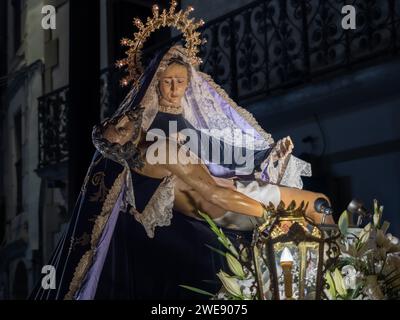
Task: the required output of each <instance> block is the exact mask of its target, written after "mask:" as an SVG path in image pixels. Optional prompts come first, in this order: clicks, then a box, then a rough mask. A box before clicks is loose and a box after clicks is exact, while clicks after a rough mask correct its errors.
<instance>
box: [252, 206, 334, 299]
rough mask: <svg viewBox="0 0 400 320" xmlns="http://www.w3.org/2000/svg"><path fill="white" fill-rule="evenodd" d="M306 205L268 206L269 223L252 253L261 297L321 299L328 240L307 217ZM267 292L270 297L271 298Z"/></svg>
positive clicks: (257, 235) (258, 234)
mask: <svg viewBox="0 0 400 320" xmlns="http://www.w3.org/2000/svg"><path fill="white" fill-rule="evenodd" d="M306 209H307V206H306V205H304V202H302V203H301V205H300V206H299V207H298V208H296V203H295V202H294V201H293V202H291V203H290V205H289V206H288V207H287V208H285V205H284V203H283V202H281V203H280V204H279V206H278V207H277V208H276V209H275V208H274V206H273V205H270V206H269V207H268V211H269V216H268V217H267V218H266V222H265V223H264V224H263V225H261V226H259V227H258V228H257V229H256V230H255V233H254V238H253V243H252V252H253V263H254V266H255V270H254V271H255V275H256V281H257V288H258V297H259V299H261V300H264V299H274V300H283V299H298V300H303V299H321V293H322V287H323V267H324V265H323V263H324V247H325V243H326V241H327V240H328V239H326V238H325V233H324V231H323V230H321V229H320V228H319V227H318V226H317V225H315V224H314V223H313V221H311V220H310V219H309V218H307V217H306V215H305V211H306ZM267 293H268V294H269V296H267Z"/></svg>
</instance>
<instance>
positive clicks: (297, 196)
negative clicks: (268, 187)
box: [279, 187, 335, 224]
mask: <svg viewBox="0 0 400 320" xmlns="http://www.w3.org/2000/svg"><path fill="white" fill-rule="evenodd" d="M279 190H280V191H281V200H282V201H283V202H284V203H285V205H288V204H289V203H290V202H291V201H293V200H294V201H295V202H296V204H297V205H300V203H301V202H302V201H304V202H305V203H307V202H308V208H307V211H306V215H307V216H308V217H309V218H311V219H312V220H313V221H314V222H315V223H321V219H322V214H321V213H318V212H316V211H315V209H314V202H315V200H316V199H318V198H325V199H326V200H328V202H329V203H330V201H329V199H328V197H327V196H326V195H324V194H322V193H316V192H312V191H307V190H301V189H296V188H288V187H279ZM325 222H326V223H328V224H333V223H335V222H334V221H333V218H332V216H327V217H326V221H325Z"/></svg>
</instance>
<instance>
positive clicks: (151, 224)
mask: <svg viewBox="0 0 400 320" xmlns="http://www.w3.org/2000/svg"><path fill="white" fill-rule="evenodd" d="M174 186H175V176H168V177H165V178H164V179H163V181H162V182H161V183H160V185H159V186H158V188H157V190H156V191H155V192H154V194H153V195H152V197H151V198H150V201H149V202H148V204H147V205H146V207H145V208H144V210H143V212H142V213H139V212H137V211H136V210H132V213H133V215H134V217H135V219H136V220H137V221H138V222H140V223H141V224H142V225H143V227H144V229H145V230H146V233H147V236H148V237H149V238H154V230H155V228H156V227H163V226H169V225H170V224H171V219H172V209H173V207H174V200H175V194H174Z"/></svg>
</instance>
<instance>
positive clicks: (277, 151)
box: [272, 136, 294, 161]
mask: <svg viewBox="0 0 400 320" xmlns="http://www.w3.org/2000/svg"><path fill="white" fill-rule="evenodd" d="M293 148H294V145H293V142H292V139H291V138H290V137H289V136H288V137H285V138H283V139H281V140H279V141H278V142H277V143H276V146H275V148H274V150H273V151H272V152H273V153H272V159H273V161H277V160H279V159H282V158H285V157H287V156H288V155H289V154H290V153H292V151H293Z"/></svg>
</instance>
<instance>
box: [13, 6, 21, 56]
mask: <svg viewBox="0 0 400 320" xmlns="http://www.w3.org/2000/svg"><path fill="white" fill-rule="evenodd" d="M12 7H13V22H14V52H16V51H17V50H18V48H19V46H20V45H21V0H12Z"/></svg>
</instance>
